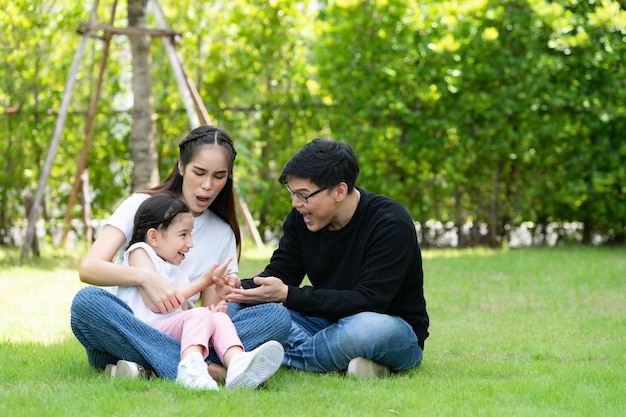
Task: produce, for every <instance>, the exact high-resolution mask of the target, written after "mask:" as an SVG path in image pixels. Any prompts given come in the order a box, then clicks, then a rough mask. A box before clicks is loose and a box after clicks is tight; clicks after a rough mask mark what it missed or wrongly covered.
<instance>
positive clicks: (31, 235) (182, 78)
mask: <svg viewBox="0 0 626 417" xmlns="http://www.w3.org/2000/svg"><path fill="white" fill-rule="evenodd" d="M151 3H152V12H153V13H154V17H155V20H156V22H157V26H158V28H157V29H147V28H133V27H127V28H119V27H115V26H114V23H115V13H116V9H117V0H114V2H113V6H112V9H111V15H110V18H109V24H108V25H97V24H95V20H96V15H97V11H98V4H99V0H95V1H94V3H93V5H92V8H91V12H90V14H89V20H88V22H87V23H86V24H81V25H80V29H79V33H81V34H82V38H81V41H80V44H79V46H78V49H77V50H76V53H75V55H74V60H73V62H72V66H71V67H70V73H69V75H68V78H67V82H66V84H65V90H64V94H63V100H62V101H61V107H60V108H59V114H58V117H57V120H56V124H55V128H54V133H53V136H52V140H51V142H50V147H49V149H48V155H47V156H46V161H45V163H44V167H43V170H42V172H41V175H40V177H39V183H38V187H37V192H36V194H35V196H34V198H33V201H32V207H31V209H30V210H29V213H28V227H27V230H26V236H25V239H24V244H23V246H22V252H21V256H20V262H23V261H24V260H25V259H26V257H27V255H28V252H29V249H30V248H31V247H32V246H33V242H34V239H36V222H37V217H38V215H39V209H40V207H41V203H42V200H43V195H44V192H45V189H46V185H47V182H48V179H49V177H50V173H51V171H52V165H53V163H54V157H55V156H56V153H57V151H58V148H59V143H60V137H61V132H62V130H63V126H64V125H65V121H66V119H67V113H68V107H69V103H70V99H71V96H72V91H73V89H74V84H75V81H76V76H77V74H78V69H79V65H80V62H81V61H82V58H83V55H84V51H85V47H86V45H87V40H88V39H89V38H90V37H97V38H99V39H101V40H102V41H103V42H104V44H105V47H104V49H103V52H102V57H101V60H100V65H99V71H98V78H97V81H96V89H95V92H94V94H93V96H92V98H91V102H90V104H89V111H88V114H87V123H86V128H85V139H84V141H83V146H82V149H81V152H80V156H79V160H78V167H77V171H76V176H75V178H74V183H73V186H72V191H71V193H70V197H69V201H68V210H67V213H66V216H65V220H64V226H63V233H62V237H61V245H64V243H65V240H66V238H67V234H68V232H69V228H70V221H71V220H72V207H74V205H75V204H76V200H77V199H78V193H79V190H80V188H81V186H82V185H83V184H84V183H85V181H86V179H87V175H86V165H87V155H88V153H89V144H90V142H91V138H92V137H93V132H94V119H95V116H96V109H97V105H98V101H99V99H100V92H101V89H102V82H103V78H104V71H105V69H106V63H107V60H108V56H109V49H110V44H111V39H112V38H113V35H146V34H147V35H150V36H151V37H153V38H154V37H160V38H162V40H163V45H164V46H165V50H166V52H167V55H168V57H169V59H170V63H171V66H172V69H173V71H174V75H175V77H176V81H177V84H178V88H179V90H180V94H181V96H182V100H183V102H184V105H185V110H186V111H187V116H188V117H189V122H190V124H191V128H192V129H193V128H195V127H198V126H200V125H201V124H211V119H210V118H209V115H208V113H207V110H206V108H205V106H204V103H203V102H202V99H201V98H200V94H199V93H198V90H197V88H196V86H195V84H194V83H193V81H192V80H191V79H190V78H189V77H188V76H187V74H186V72H185V69H184V66H183V62H182V59H181V57H180V55H179V54H178V52H177V51H176V48H175V42H174V39H175V38H176V37H179V36H180V34H179V33H177V32H175V31H173V30H171V29H169V28H168V26H167V22H166V20H165V15H164V14H163V11H162V9H161V6H160V4H159V3H158V0H151ZM98 32H103V33H104V35H103V36H97V35H96V34H97V33H98ZM83 192H85V191H83ZM235 199H236V200H237V205H238V206H239V208H240V210H241V213H242V215H243V217H244V222H245V226H246V229H247V230H248V232H249V233H250V236H251V237H252V239H253V240H254V241H255V243H256V244H257V245H258V246H259V247H262V246H263V241H262V240H261V236H260V235H259V232H258V230H257V228H256V225H255V223H254V219H253V218H252V215H251V213H250V211H249V210H248V207H247V205H246V204H245V202H244V201H243V200H242V199H241V198H239V197H238V196H237V193H235ZM87 209H89V208H87ZM86 221H87V220H86ZM88 235H90V234H89V233H88Z"/></svg>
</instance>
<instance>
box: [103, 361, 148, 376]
mask: <svg viewBox="0 0 626 417" xmlns="http://www.w3.org/2000/svg"><path fill="white" fill-rule="evenodd" d="M104 374H105V375H106V376H110V377H112V378H130V379H137V378H147V374H146V370H145V369H144V367H143V366H141V365H139V364H138V363H135V362H131V361H125V360H123V359H120V360H119V361H117V364H115V365H113V364H108V365H107V366H106V367H105V368H104Z"/></svg>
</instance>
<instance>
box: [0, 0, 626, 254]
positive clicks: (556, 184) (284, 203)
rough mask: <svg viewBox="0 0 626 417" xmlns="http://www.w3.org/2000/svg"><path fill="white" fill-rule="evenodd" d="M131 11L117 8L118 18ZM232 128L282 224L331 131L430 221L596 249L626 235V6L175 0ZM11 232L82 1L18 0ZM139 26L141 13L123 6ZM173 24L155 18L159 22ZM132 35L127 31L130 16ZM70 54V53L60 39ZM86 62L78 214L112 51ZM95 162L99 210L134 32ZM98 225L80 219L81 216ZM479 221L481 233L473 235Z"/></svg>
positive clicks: (113, 73)
mask: <svg viewBox="0 0 626 417" xmlns="http://www.w3.org/2000/svg"><path fill="white" fill-rule="evenodd" d="M111 4H112V2H106V1H104V2H101V6H100V8H99V20H100V22H105V21H106V19H107V18H108V13H109V12H110V7H111ZM161 4H162V6H163V9H164V12H165V15H166V16H167V18H168V22H169V24H170V26H171V28H172V29H174V30H176V31H178V32H180V33H181V35H182V36H181V38H180V42H179V44H178V49H179V52H180V56H181V58H182V60H183V62H184V65H185V68H186V70H187V73H188V75H189V76H190V77H191V78H192V79H193V81H194V83H195V84H196V86H197V87H198V89H199V91H200V94H201V96H202V99H203V101H204V103H205V105H206V107H207V109H208V111H209V114H210V116H211V118H212V121H213V122H214V123H216V124H218V125H220V126H222V127H223V128H225V129H226V130H227V131H229V132H230V133H231V134H232V136H233V137H234V139H235V142H236V146H237V150H238V157H237V164H236V172H235V175H236V178H237V184H238V187H239V191H240V193H241V195H242V197H243V198H244V199H245V201H246V202H247V204H248V206H249V207H250V209H251V211H252V213H253V215H254V217H255V218H256V219H257V220H258V221H259V226H260V229H261V230H269V231H273V232H276V231H277V230H278V228H279V227H280V223H281V221H282V219H283V218H284V215H285V213H286V211H287V209H288V204H289V199H288V196H287V195H286V194H285V193H284V192H283V190H282V189H281V188H280V186H279V184H278V183H277V182H276V178H277V176H278V173H279V171H280V169H281V167H282V165H283V164H284V162H285V161H286V160H287V159H288V157H289V156H290V155H291V154H292V153H293V152H294V151H295V150H297V149H298V148H299V147H300V146H302V145H303V144H304V143H306V142H308V141H309V140H310V139H312V138H314V137H320V136H324V137H332V138H335V139H338V140H343V141H346V142H348V143H350V144H351V145H352V146H353V147H354V148H355V150H356V151H357V153H358V155H359V160H360V163H361V166H362V174H361V177H360V181H359V182H360V185H362V186H364V187H365V188H366V189H368V190H370V191H374V192H380V193H384V194H387V195H390V196H391V197H394V198H396V199H398V200H399V201H400V202H402V203H403V204H404V205H405V206H406V207H407V208H408V209H409V211H410V213H411V215H412V216H413V218H414V219H415V220H416V221H418V222H419V223H420V224H421V226H422V233H423V237H422V239H423V243H424V244H426V245H427V244H429V243H432V242H429V240H428V233H427V232H428V227H429V226H428V225H429V224H430V222H432V221H440V222H442V223H443V224H445V225H448V226H447V227H449V228H453V229H454V230H456V232H457V233H458V235H459V241H460V243H462V244H470V243H472V244H476V243H480V244H484V243H487V244H492V245H496V244H502V243H503V242H505V241H506V240H507V239H508V238H509V237H508V233H509V231H510V229H511V227H515V226H517V225H520V224H521V223H523V222H531V223H532V224H533V225H535V227H536V228H537V230H545V229H546V228H547V227H548V225H549V224H554V223H556V224H567V223H570V222H579V223H580V224H582V225H583V226H584V227H583V230H582V237H581V239H582V240H583V241H584V242H586V243H589V242H592V240H593V238H594V236H598V235H601V236H604V237H605V238H606V239H608V240H609V241H615V242H622V243H623V242H624V241H625V240H626V186H625V185H624V184H626V141H625V140H624V137H623V132H624V131H626V129H625V127H626V126H625V121H626V116H625V111H626V110H625V109H626V106H625V104H624V100H625V97H626V85H625V84H626V65H624V62H623V60H624V58H623V57H624V56H626V12H625V11H624V8H623V6H621V5H620V2H617V1H612V0H596V1H590V0H568V1H565V2H552V1H548V0H507V1H495V0H472V1H456V0H454V1H453V0H443V1H441V0H430V1H417V0H335V1H293V0H272V1H260V0H231V1H228V2H206V1H201V0H192V1H189V2H185V3H184V4H181V3H180V2H173V1H166V0H162V1H161ZM0 6H1V7H0V24H2V25H3V27H5V28H6V30H5V33H6V35H4V36H5V38H4V39H3V42H2V43H0V48H1V49H0V51H1V55H0V62H1V64H0V123H2V133H0V137H1V138H2V140H0V149H2V154H3V155H5V157H4V161H3V165H4V169H3V170H1V171H0V184H1V187H2V188H1V192H0V213H2V214H1V215H2V217H0V238H1V241H2V243H5V244H10V243H12V242H11V234H10V230H11V227H12V226H13V225H15V224H19V222H20V221H23V220H20V219H24V218H25V213H24V209H23V207H24V204H23V202H22V200H23V197H24V194H25V193H26V192H27V191H29V190H31V191H32V189H33V187H34V186H36V184H37V180H38V177H39V174H40V170H41V166H42V164H43V161H44V159H45V156H46V152H47V144H48V143H49V138H51V136H52V130H53V128H54V123H55V116H56V114H55V112H56V109H58V107H59V103H60V101H61V98H62V95H63V88H64V84H65V80H66V77H67V74H68V69H69V66H70V65H71V61H72V57H73V54H74V52H75V47H76V45H77V44H78V41H79V36H78V35H77V34H76V29H77V28H78V27H79V25H80V24H81V23H84V22H85V21H86V20H87V17H88V13H89V10H87V8H86V7H85V5H84V4H83V3H81V2H78V1H74V0H68V1H66V2H63V4H62V5H61V4H59V2H54V1H52V0H49V1H45V0H44V1H32V0H16V1H11V2H9V1H8V0H0ZM119 8H120V12H119V13H118V14H119V16H120V19H122V20H123V19H125V18H126V16H125V14H124V12H125V9H124V5H120V6H119ZM151 24H152V25H153V24H154V22H153V20H151V18H149V19H148V26H150V25H151ZM118 25H121V26H126V24H125V23H118ZM58 45H63V47H62V48H61V47H57V46H58ZM89 45H90V49H89V51H88V53H87V54H86V55H85V58H84V60H83V64H82V67H81V68H82V69H81V73H80V79H79V80H78V81H79V82H78V83H77V87H76V91H75V94H74V96H73V99H72V103H73V104H72V111H71V114H70V116H69V117H68V121H67V123H66V126H65V129H64V134H63V146H62V147H61V150H60V152H59V153H60V154H59V155H58V157H57V159H56V163H55V166H54V169H53V175H52V177H51V179H50V184H49V187H48V190H47V192H46V198H45V207H46V213H47V215H48V216H49V217H50V218H52V219H55V218H61V217H62V215H63V213H64V211H65V210H67V209H68V208H67V207H66V201H67V196H68V193H69V189H70V188H71V183H70V182H71V181H72V179H73V176H74V172H73V171H72V169H75V167H76V166H75V164H68V163H67V162H68V161H74V160H76V158H77V155H78V152H79V150H80V147H81V144H82V140H83V137H84V124H85V118H86V110H87V106H88V103H89V97H90V94H91V93H92V89H93V88H94V78H95V74H96V67H97V63H98V60H99V58H100V53H101V49H102V45H101V44H100V43H99V42H98V41H97V40H95V39H94V40H93V41H92V43H90V44H89ZM151 52H152V79H153V83H154V86H153V94H154V98H155V101H154V107H155V111H156V115H155V117H156V125H157V147H158V153H159V157H160V159H159V170H160V172H161V176H162V177H164V176H165V175H167V174H168V173H169V171H170V170H171V169H172V168H173V167H174V163H175V156H176V152H177V146H176V144H177V142H178V139H180V138H181V137H182V136H183V135H184V134H185V133H186V131H187V130H188V129H189V127H190V126H189V121H188V120H187V117H186V113H185V110H184V106H183V105H182V101H181V99H180V93H179V92H178V87H177V85H176V81H175V78H174V76H173V73H172V69H171V66H170V64H169V61H168V58H167V56H166V55H165V51H164V49H163V47H162V44H161V42H159V41H158V40H154V41H153V42H152V46H151ZM111 54H112V55H111V58H110V59H109V61H108V62H109V63H108V65H107V73H106V80H107V81H106V82H105V88H104V91H103V93H102V99H101V101H100V103H99V107H98V117H97V123H96V132H95V134H94V139H93V141H92V146H91V148H90V154H89V160H90V162H89V169H90V174H91V179H90V185H91V189H92V193H93V196H92V200H93V211H94V215H95V216H96V217H106V216H107V215H108V214H109V213H110V212H111V210H112V209H113V208H114V207H115V205H116V204H117V203H118V202H119V201H120V200H121V199H122V198H124V197H125V196H126V195H127V194H128V193H129V192H130V190H131V168H132V161H131V157H130V147H129V137H130V119H131V116H130V105H129V97H130V92H131V87H130V78H129V77H130V56H129V54H130V52H129V45H128V41H127V40H126V39H124V38H123V37H116V38H115V44H114V46H113V47H112V48H111ZM69 209H71V210H74V211H75V212H76V214H77V215H76V217H80V214H79V213H80V207H72V208H69ZM467 225H471V226H473V227H470V228H467V227H464V226H467Z"/></svg>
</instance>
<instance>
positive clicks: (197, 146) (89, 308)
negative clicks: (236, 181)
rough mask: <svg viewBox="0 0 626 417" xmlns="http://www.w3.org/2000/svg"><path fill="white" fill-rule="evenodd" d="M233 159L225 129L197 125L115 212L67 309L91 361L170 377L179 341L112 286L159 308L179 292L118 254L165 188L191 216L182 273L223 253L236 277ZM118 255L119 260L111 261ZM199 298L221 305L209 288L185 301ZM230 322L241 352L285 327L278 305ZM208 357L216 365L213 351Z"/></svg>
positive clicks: (281, 337) (177, 302)
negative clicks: (158, 175) (158, 174)
mask: <svg viewBox="0 0 626 417" xmlns="http://www.w3.org/2000/svg"><path fill="white" fill-rule="evenodd" d="M235 156H236V151H235V148H234V145H233V141H232V139H231V138H230V137H229V136H228V134H227V133H226V132H224V131H223V130H220V129H218V128H216V127H214V126H200V127H198V128H196V129H194V130H192V131H191V132H190V133H189V135H187V137H185V138H184V139H183V140H182V141H181V142H180V144H179V156H178V160H177V164H176V166H175V167H174V169H173V170H172V173H171V174H170V175H169V176H168V177H167V178H166V179H165V180H164V181H163V182H162V183H161V184H159V185H157V186H156V187H154V188H152V189H150V190H146V191H144V192H141V193H137V194H134V195H132V196H131V197H129V198H128V199H127V200H126V201H124V202H123V203H122V205H121V206H120V207H119V208H118V209H117V210H116V211H115V213H113V215H112V216H111V219H110V220H109V222H108V223H107V224H106V225H105V227H104V229H103V230H102V233H101V234H100V235H99V236H98V238H97V239H96V241H95V242H94V243H93V245H92V246H91V248H90V249H89V251H88V253H87V256H86V257H85V259H84V260H83V262H82V263H81V265H80V268H79V276H80V279H81V281H83V282H86V283H88V284H92V285H93V286H89V287H85V288H83V289H81V290H80V291H79V292H78V293H77V294H76V296H75V297H74V300H73V302H72V307H71V319H70V321H71V327H72V331H73V332H74V335H76V337H77V339H78V340H79V341H80V342H81V343H82V344H83V346H85V349H86V350H87V358H88V360H89V364H90V365H91V366H93V367H96V368H100V369H104V368H105V367H106V368H107V369H108V372H109V373H110V374H112V375H122V374H123V375H126V376H138V375H140V374H141V373H143V371H144V369H148V370H153V371H154V372H155V373H156V374H157V375H158V376H159V377H161V378H166V379H176V374H177V364H178V358H179V354H180V343H179V342H177V341H176V340H175V339H173V338H172V337H170V336H168V335H166V334H164V333H162V332H160V331H158V330H156V329H154V328H152V327H151V326H150V325H148V324H146V323H144V322H142V321H141V320H139V319H138V318H137V317H135V316H134V315H133V311H132V310H131V309H130V307H128V306H127V305H126V304H125V303H124V302H123V301H122V300H121V299H119V297H117V296H116V295H115V294H116V292H117V286H138V287H141V289H142V290H143V292H144V293H145V294H146V295H147V297H148V298H149V299H150V300H151V301H152V303H153V304H154V305H155V306H156V308H157V309H158V310H159V311H160V312H162V313H166V312H168V311H171V310H173V309H175V308H178V307H180V306H181V304H183V303H184V302H185V297H184V296H183V295H182V294H180V293H179V292H178V291H177V289H176V288H175V287H174V286H173V285H172V284H170V283H169V282H168V281H167V280H166V279H164V278H163V277H161V276H160V275H158V274H157V273H156V272H150V271H146V270H144V269H141V268H134V267H128V266H122V265H121V256H122V255H123V251H124V249H125V248H126V246H127V245H128V242H129V241H130V238H131V234H132V230H133V220H134V216H135V213H136V211H137V208H138V207H139V205H140V204H141V203H142V202H143V201H144V200H146V199H147V198H148V197H150V195H152V194H156V193H160V192H166V191H167V192H171V193H173V194H175V195H176V196H178V198H180V199H181V201H183V202H184V203H185V204H187V206H188V207H189V209H190V211H191V212H192V214H193V215H194V226H193V231H192V237H193V240H194V247H193V248H191V250H190V251H189V253H188V254H187V257H186V259H185V262H183V263H182V264H181V268H182V269H183V270H184V272H185V273H186V274H187V276H188V277H189V278H190V279H191V280H192V281H193V280H195V279H197V278H198V277H200V276H201V275H202V274H203V273H204V272H206V270H207V269H208V268H209V267H210V266H211V265H214V264H215V263H217V264H221V263H223V262H224V261H225V260H226V259H227V258H228V257H229V256H230V257H232V259H233V261H231V264H230V266H229V269H230V270H231V272H233V273H235V274H236V273H237V272H238V268H237V261H236V259H238V255H239V253H240V247H241V236H240V231H239V226H238V223H237V215H236V211H235V198H234V192H233V164H234V161H235ZM116 253H117V258H118V260H117V262H116V263H113V262H111V260H112V259H113V258H114V257H115V256H116ZM97 286H108V287H112V288H108V289H106V290H105V289H103V288H99V287H97ZM213 287H214V286H212V287H211V289H212V288H213ZM199 297H201V298H200V300H201V304H202V305H203V306H210V305H211V304H217V303H218V302H219V297H218V296H217V294H215V292H212V291H210V290H209V291H204V292H203V293H202V294H201V296H196V297H193V298H192V299H191V301H192V302H194V301H196V300H198V298H199ZM232 320H233V323H234V324H235V328H236V329H237V333H238V335H239V337H240V338H241V341H242V342H243V345H244V348H245V350H253V349H255V348H256V347H258V346H259V345H261V344H263V343H265V342H267V341H269V340H277V341H278V342H280V343H284V342H285V341H286V339H287V335H288V334H289V329H290V328H291V319H290V316H289V313H288V312H287V310H286V309H285V308H284V307H282V306H281V305H279V304H262V305H258V306H252V307H249V308H244V309H242V310H240V311H238V312H237V313H236V314H235V315H234V316H233V317H232ZM209 359H210V360H211V362H213V363H219V360H218V359H217V358H216V357H215V356H214V355H211V356H210V357H209ZM107 365H108V367H107Z"/></svg>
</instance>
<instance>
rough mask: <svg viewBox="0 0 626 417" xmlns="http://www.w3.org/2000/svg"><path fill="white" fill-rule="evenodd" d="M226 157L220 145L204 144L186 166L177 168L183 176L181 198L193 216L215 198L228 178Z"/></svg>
mask: <svg viewBox="0 0 626 417" xmlns="http://www.w3.org/2000/svg"><path fill="white" fill-rule="evenodd" d="M228 168H229V165H228V158H227V155H226V151H225V150H224V149H222V148H221V147H220V146H215V145H206V146H202V147H201V148H199V149H198V150H197V151H196V154H195V155H194V156H193V158H192V159H191V160H190V161H189V163H188V164H187V165H186V166H184V167H183V166H182V165H181V164H180V163H179V165H178V169H179V171H180V174H181V175H182V176H183V194H182V196H181V198H182V200H183V201H184V202H185V204H187V206H189V209H190V210H191V212H192V214H193V215H194V216H199V215H200V214H202V212H204V211H205V210H206V209H207V208H209V206H210V205H211V203H213V201H214V200H215V198H217V196H218V194H219V193H220V192H221V191H222V189H223V188H224V186H225V185H226V181H227V180H228V171H229V169H228Z"/></svg>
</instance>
